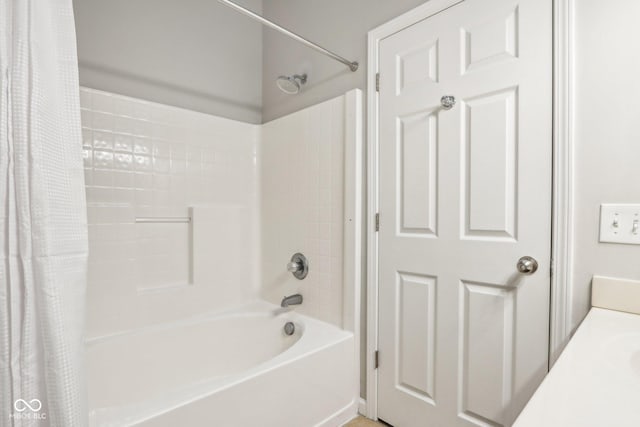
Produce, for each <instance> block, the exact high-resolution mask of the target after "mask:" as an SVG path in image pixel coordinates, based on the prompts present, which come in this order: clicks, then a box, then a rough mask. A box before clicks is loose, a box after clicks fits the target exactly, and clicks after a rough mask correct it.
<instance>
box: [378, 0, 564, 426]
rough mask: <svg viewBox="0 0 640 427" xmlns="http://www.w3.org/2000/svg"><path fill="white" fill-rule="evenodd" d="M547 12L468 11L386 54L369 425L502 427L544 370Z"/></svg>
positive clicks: (520, 1) (472, 0)
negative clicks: (374, 391) (535, 266)
mask: <svg viewBox="0 0 640 427" xmlns="http://www.w3.org/2000/svg"><path fill="white" fill-rule="evenodd" d="M551 5H552V4H551V0H466V1H463V2H462V3H459V4H457V5H456V6H453V7H451V8H449V9H446V10H444V11H442V12H440V13H438V14H436V15H433V16H432V17H430V18H428V19H426V20H424V21H421V22H418V23H416V24H414V25H412V26H410V27H407V28H406V29H404V30H402V31H400V32H398V33H395V34H394V35H392V36H390V37H388V38H386V39H384V40H382V41H381V42H380V52H379V53H380V56H379V57H380V94H379V153H378V156H379V174H380V176H379V183H380V184H379V204H380V233H379V239H378V241H379V287H378V289H379V351H380V367H379V377H378V378H379V384H378V393H379V396H378V415H379V417H380V418H381V419H384V420H385V421H387V422H389V423H391V424H392V425H394V426H395V427H413V426H438V427H448V426H471V425H483V426H484V425H487V426H497V425H505V426H508V425H511V423H512V422H513V420H514V419H515V418H516V416H517V414H518V413H519V411H520V410H521V409H522V407H523V406H524V404H525V403H526V401H527V400H528V398H529V396H530V395H531V394H532V393H533V391H534V390H535V388H536V387H537V385H538V384H539V382H540V381H541V380H542V378H543V376H544V375H545V373H546V371H547V351H548V318H549V286H550V282H549V274H548V271H549V264H550V241H551V113H552V112H551V101H552V100H551V75H552V74H551V73H552V68H551V67H552V64H551V54H552V51H551ZM444 95H451V96H455V98H456V104H455V106H454V107H453V108H452V109H449V110H447V109H444V108H443V107H442V106H441V101H440V98H441V97H442V96H444ZM525 255H529V256H533V257H534V258H536V259H537V261H538V263H539V270H538V272H536V273H535V274H533V275H531V276H524V275H522V274H519V273H517V270H516V262H517V261H518V259H519V258H520V257H522V256H525Z"/></svg>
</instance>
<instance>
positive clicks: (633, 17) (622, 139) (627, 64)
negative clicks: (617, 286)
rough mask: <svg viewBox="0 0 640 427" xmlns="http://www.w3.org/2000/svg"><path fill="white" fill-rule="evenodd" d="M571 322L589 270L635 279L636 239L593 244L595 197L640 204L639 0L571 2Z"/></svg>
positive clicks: (638, 268) (582, 302) (638, 265)
mask: <svg viewBox="0 0 640 427" xmlns="http://www.w3.org/2000/svg"><path fill="white" fill-rule="evenodd" d="M575 5H576V6H575V7H576V19H575V22H576V34H575V36H576V58H575V59H576V62H575V68H576V80H575V82H576V86H575V93H576V97H575V101H576V102H575V104H576V117H575V138H576V145H577V148H576V174H575V180H576V198H575V203H576V210H575V222H574V227H575V268H574V273H573V275H574V280H573V288H572V293H573V295H572V296H573V324H574V327H575V326H578V324H579V323H580V322H581V321H582V319H583V317H584V316H585V315H586V313H587V310H588V309H589V307H590V296H591V286H590V285H591V276H592V275H594V274H598V275H605V276H613V277H626V278H630V279H636V280H638V279H640V246H630V245H616V244H610V243H598V230H599V228H598V227H599V206H600V204H601V203H640V125H639V123H638V117H639V116H640V80H639V79H638V76H640V56H639V55H638V40H640V27H639V26H638V25H637V20H638V16H640V2H637V1H629V0H611V1H607V2H600V1H576V2H575Z"/></svg>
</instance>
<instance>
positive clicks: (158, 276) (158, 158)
mask: <svg viewBox="0 0 640 427" xmlns="http://www.w3.org/2000/svg"><path fill="white" fill-rule="evenodd" d="M81 106H82V126H83V148H84V155H85V175H86V186H87V203H88V213H89V244H90V256H89V284H88V302H87V305H88V307H87V313H88V336H89V337H97V336H103V335H108V334H112V333H117V332H121V331H126V330H130V329H135V328H138V327H141V326H145V325H150V324H155V323H161V322H167V321H172V320H178V319H182V318H185V317H190V316H193V315H197V314H198V313H202V312H206V311H212V310H219V309H224V308H227V307H231V306H234V305H240V304H243V303H246V302H248V301H250V300H253V299H257V298H263V299H266V300H268V301H271V302H273V303H275V304H279V303H280V300H281V299H282V297H283V296H284V295H290V294H293V293H296V292H300V293H302V294H303V296H304V303H303V304H302V306H299V307H296V308H295V310H297V311H300V312H302V313H305V314H308V315H311V316H314V317H316V318H319V319H321V320H325V321H328V322H331V323H333V324H335V325H338V326H341V325H342V324H343V323H342V321H343V318H342V315H343V296H344V287H343V264H342V263H343V236H344V234H343V233H344V230H343V221H344V201H343V199H344V152H345V150H344V145H345V96H341V97H338V98H336V99H333V100H330V101H327V102H324V103H322V104H319V105H316V106H313V107H310V108H307V109H305V110H302V111H300V112H297V113H294V114H291V115H289V116H287V117H283V118H280V119H278V120H275V121H273V122H270V123H267V124H265V125H262V126H257V125H251V124H246V123H241V122H237V121H232V120H227V119H222V118H218V117H214V116H210V115H206V114H200V113H196V112H192V111H188V110H183V109H179V108H174V107H169V106H165V105H160V104H155V103H150V102H146V101H142V100H139V99H134V98H128V97H124V96H120V95H114V94H111V93H107V92H101V91H96V90H92V89H86V88H82V89H81ZM189 216H192V218H193V221H192V222H191V223H156V224H145V223H136V218H156V219H158V220H162V219H163V218H186V217H189ZM298 251H300V252H303V253H304V254H305V255H306V256H307V257H308V258H309V261H310V264H311V268H310V273H309V276H308V277H307V279H305V280H302V281H299V280H297V279H295V278H294V277H293V276H292V275H291V274H290V273H288V272H287V271H286V264H287V262H289V259H290V258H291V255H292V254H293V253H294V252H298Z"/></svg>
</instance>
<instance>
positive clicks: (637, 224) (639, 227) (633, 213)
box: [600, 204, 640, 245]
mask: <svg viewBox="0 0 640 427" xmlns="http://www.w3.org/2000/svg"><path fill="white" fill-rule="evenodd" d="M600 241H601V242H607V243H624V244H628V245H640V204H638V205H631V204H620V205H613V204H603V205H601V206H600Z"/></svg>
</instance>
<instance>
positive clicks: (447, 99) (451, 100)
mask: <svg viewBox="0 0 640 427" xmlns="http://www.w3.org/2000/svg"><path fill="white" fill-rule="evenodd" d="M440 105H442V108H444V109H445V110H450V109H452V108H453V106H454V105H456V97H455V96H451V95H445V96H443V97H442V98H440Z"/></svg>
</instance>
